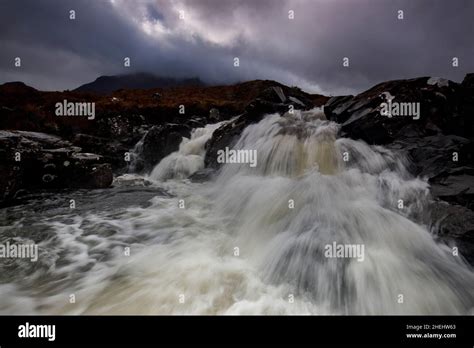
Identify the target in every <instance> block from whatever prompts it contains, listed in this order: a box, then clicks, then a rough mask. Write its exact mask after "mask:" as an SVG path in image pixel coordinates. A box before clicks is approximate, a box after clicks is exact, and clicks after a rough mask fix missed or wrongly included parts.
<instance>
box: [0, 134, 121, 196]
mask: <svg viewBox="0 0 474 348" xmlns="http://www.w3.org/2000/svg"><path fill="white" fill-rule="evenodd" d="M0 163H1V164H0V175H1V176H2V179H4V180H2V181H1V183H0V203H6V202H8V201H9V200H12V199H15V198H16V197H17V196H18V194H19V192H20V193H21V191H20V190H30V189H36V188H52V189H57V188H105V187H109V186H110V185H111V183H112V179H113V174H112V167H111V165H110V164H108V163H104V161H103V159H102V157H101V156H99V155H96V154H92V153H83V152H81V148H79V147H77V146H73V144H72V143H70V142H69V141H66V140H63V139H61V138H60V137H58V136H54V135H48V134H44V133H37V132H24V131H0Z"/></svg>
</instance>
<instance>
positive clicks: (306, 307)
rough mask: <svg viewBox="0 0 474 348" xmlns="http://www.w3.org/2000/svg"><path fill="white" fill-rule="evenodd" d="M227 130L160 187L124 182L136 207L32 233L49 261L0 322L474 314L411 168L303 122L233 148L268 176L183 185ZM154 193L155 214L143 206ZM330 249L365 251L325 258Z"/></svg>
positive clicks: (72, 218)
mask: <svg viewBox="0 0 474 348" xmlns="http://www.w3.org/2000/svg"><path fill="white" fill-rule="evenodd" d="M219 125H220V124H215V125H208V126H206V127H204V128H200V129H196V130H195V131H194V132H193V134H192V136H191V138H190V139H183V142H182V144H181V146H180V149H179V151H177V152H175V153H173V154H171V155H169V156H168V157H166V158H164V159H163V160H162V161H161V162H160V163H159V164H158V165H157V166H156V167H155V168H154V170H153V171H152V173H151V174H150V176H149V177H146V178H143V177H140V176H138V175H126V176H122V177H119V178H117V179H116V182H115V185H116V186H117V187H123V190H126V191H125V192H129V193H130V195H131V198H130V199H131V200H132V201H131V203H130V204H128V206H124V205H125V203H124V202H123V199H121V201H120V202H119V201H114V200H113V199H114V198H113V195H111V194H109V196H107V194H106V193H105V192H107V191H106V190H104V193H99V194H100V195H102V196H101V198H102V200H101V206H100V209H98V211H95V212H93V213H92V212H91V211H94V210H92V209H86V208H84V210H83V211H80V213H76V214H75V215H72V214H71V213H70V212H67V213H65V212H64V213H63V214H59V215H58V212H56V215H55V216H54V218H53V217H48V216H44V217H42V219H41V220H39V221H35V223H34V224H30V225H31V226H33V227H34V228H37V229H41V230H42V231H43V232H42V233H44V234H46V235H47V236H49V237H48V238H43V239H42V242H41V243H40V249H41V250H44V252H43V254H42V255H41V257H40V258H39V261H38V264H37V265H36V266H35V268H34V269H27V268H25V269H21V272H22V274H28V275H29V276H28V277H24V278H22V279H21V280H15V279H18V277H12V276H10V277H6V278H2V279H1V280H2V282H1V283H0V284H1V285H0V312H1V313H90V314H137V313H138V314H170V313H175V314H182V313H195V314H464V313H471V312H472V307H473V304H474V293H473V285H474V273H473V272H472V269H471V268H470V267H469V266H468V265H467V264H466V263H465V262H464V261H463V259H462V258H461V257H459V256H453V254H452V252H451V249H450V248H449V247H448V246H446V245H442V244H438V243H436V242H435V241H434V239H433V237H432V236H431V234H430V233H429V231H428V229H427V226H424V225H423V223H422V221H423V219H422V217H423V214H424V211H425V210H426V209H425V208H426V204H427V202H428V201H429V199H430V196H429V187H428V185H427V183H426V182H424V181H423V180H420V179H417V178H413V177H412V176H411V175H410V174H409V173H408V171H407V170H406V169H405V168H406V164H407V163H405V160H404V159H403V158H401V157H400V156H398V155H396V154H394V153H392V152H391V151H388V150H387V149H384V148H383V147H377V146H368V145H367V144H365V143H363V142H360V141H354V140H350V139H345V138H339V139H337V136H336V135H337V132H338V125H337V124H335V123H333V122H329V121H327V120H326V119H325V118H324V115H323V113H322V112H321V110H317V109H316V110H311V111H307V112H299V111H295V114H286V115H283V116H279V115H276V114H275V115H267V116H266V117H265V118H264V119H263V120H262V121H260V122H259V123H257V124H253V125H250V126H248V127H247V128H246V129H245V130H244V132H243V134H242V135H241V137H240V139H239V141H238V142H237V144H236V145H235V146H234V149H235V150H242V151H253V150H255V151H256V153H257V165H256V166H254V167H253V166H251V165H249V163H227V164H224V165H223V166H222V168H221V169H220V171H219V172H218V175H217V176H216V178H215V179H212V180H211V181H209V182H206V183H194V182H191V181H189V180H187V179H185V178H186V177H187V176H189V175H191V174H193V173H194V172H196V171H197V170H199V169H202V168H203V167H204V155H205V143H206V141H207V140H208V139H209V138H210V137H211V135H212V132H213V131H214V130H215V129H217V128H218V127H219ZM147 180H150V181H151V184H145V183H146V182H147ZM132 182H133V185H132V184H131V183H132ZM137 183H141V184H137ZM140 185H141V186H140ZM147 185H148V186H147ZM153 190H155V191H153ZM145 195H147V197H148V198H146V200H148V199H149V198H151V197H152V198H151V199H150V200H149V204H148V206H146V205H143V204H138V203H137V202H135V201H134V200H135V199H137V197H139V196H145ZM150 195H151V197H150ZM120 197H123V196H120ZM95 198H97V197H95ZM132 198H133V199H132ZM87 199H90V197H88V196H87V195H86V197H84V205H86V203H85V202H86V200H87ZM400 201H401V202H403V206H402V207H401V208H400V205H399V204H400V203H399V202H400ZM86 206H87V205H86ZM32 209H33V208H32ZM60 217H62V218H60ZM25 224H26V222H25ZM22 228H24V225H23V221H15V222H14V223H12V224H11V226H7V227H6V228H4V231H3V232H4V233H3V235H8V233H10V234H13V232H12V231H15V233H14V235H15V236H16V238H21V233H19V232H18V231H22ZM332 245H339V246H340V245H343V246H344V245H349V246H351V245H357V246H361V247H363V248H361V249H359V250H362V251H363V253H362V254H359V255H357V256H359V257H347V255H342V257H328V255H327V247H328V246H332ZM125 248H129V249H128V250H129V251H130V253H129V255H124V249H125ZM24 267H31V266H28V265H26V264H25V265H24ZM71 293H74V294H75V296H76V298H77V301H76V303H75V304H73V305H72V304H70V303H69V302H68V301H67V300H68V296H70V294H71ZM400 296H401V297H400ZM401 299H402V300H401Z"/></svg>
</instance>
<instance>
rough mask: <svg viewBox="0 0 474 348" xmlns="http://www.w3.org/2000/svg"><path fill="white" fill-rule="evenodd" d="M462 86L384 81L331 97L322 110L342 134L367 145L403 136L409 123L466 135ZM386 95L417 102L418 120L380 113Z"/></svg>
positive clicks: (429, 80)
mask: <svg viewBox="0 0 474 348" xmlns="http://www.w3.org/2000/svg"><path fill="white" fill-rule="evenodd" d="M466 85H469V83H468V82H466ZM466 88H467V87H463V86H462V85H460V84H457V83H454V82H452V81H448V80H443V79H435V78H428V77H421V78H416V79H410V80H395V81H388V82H384V83H381V84H378V85H376V86H375V87H373V88H371V89H369V90H367V91H365V92H363V93H361V94H358V95H356V96H354V97H351V96H341V97H333V98H331V99H329V100H328V102H327V103H326V105H325V107H324V111H325V114H326V116H327V118H328V119H330V120H333V121H336V122H338V123H341V124H342V127H341V132H342V134H343V135H347V136H349V137H351V138H355V139H363V140H364V141H366V142H368V143H371V144H388V143H391V142H392V141H394V140H395V139H399V137H400V136H402V137H403V136H404V135H403V132H402V130H407V129H409V128H406V127H407V126H409V125H414V126H415V127H418V128H419V129H421V130H425V129H427V130H428V133H429V132H431V134H433V132H436V131H439V132H442V133H443V134H454V135H459V136H468V135H469V132H468V131H467V130H466V124H467V123H468V120H467V119H466V117H467V115H466V114H465V113H462V112H461V111H462V107H461V105H462V90H463V89H466ZM388 95H390V96H392V97H394V99H393V100H392V101H393V102H400V103H419V105H420V115H419V116H420V117H419V119H414V118H415V117H410V116H393V117H387V116H382V114H381V109H382V108H381V104H382V103H383V102H385V101H386V98H387V96H388ZM466 103H467V102H466ZM471 134H472V133H471Z"/></svg>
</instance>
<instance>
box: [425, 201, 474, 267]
mask: <svg viewBox="0 0 474 348" xmlns="http://www.w3.org/2000/svg"><path fill="white" fill-rule="evenodd" d="M430 221H431V222H432V226H431V229H432V231H433V232H434V233H435V235H436V236H437V237H438V238H439V239H441V240H443V241H445V242H446V243H448V244H450V245H452V246H456V247H458V248H459V253H460V254H461V255H462V256H464V257H465V258H466V260H467V261H468V262H469V263H470V264H471V265H474V212H473V211H472V210H470V209H468V208H465V207H463V206H460V205H457V204H448V203H446V202H442V201H436V202H433V203H432V204H431V206H430Z"/></svg>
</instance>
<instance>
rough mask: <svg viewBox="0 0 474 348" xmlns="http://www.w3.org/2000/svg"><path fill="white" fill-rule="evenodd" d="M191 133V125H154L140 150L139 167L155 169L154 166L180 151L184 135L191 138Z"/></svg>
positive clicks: (147, 169)
mask: <svg viewBox="0 0 474 348" xmlns="http://www.w3.org/2000/svg"><path fill="white" fill-rule="evenodd" d="M190 135H191V127H189V126H187V125H180V124H174V123H168V124H165V125H161V126H153V127H152V128H150V130H149V131H148V132H147V133H146V135H145V136H144V138H143V142H142V144H141V146H140V147H141V148H140V149H139V150H138V151H139V153H138V154H137V157H138V159H137V161H138V162H141V163H139V164H138V166H137V169H140V167H141V168H143V170H145V171H149V170H151V169H153V167H154V166H155V165H156V164H157V163H159V162H160V161H161V159H162V158H164V157H166V156H167V155H169V154H170V153H172V152H175V151H178V149H179V144H181V141H182V140H183V137H187V138H189V137H190Z"/></svg>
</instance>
